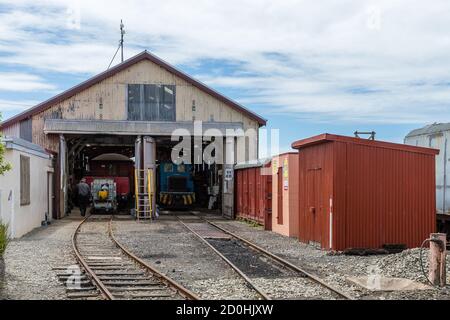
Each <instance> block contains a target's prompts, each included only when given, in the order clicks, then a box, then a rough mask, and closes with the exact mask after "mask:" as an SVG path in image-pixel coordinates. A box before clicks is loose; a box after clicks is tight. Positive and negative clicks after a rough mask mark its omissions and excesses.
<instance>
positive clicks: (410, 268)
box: [208, 216, 450, 300]
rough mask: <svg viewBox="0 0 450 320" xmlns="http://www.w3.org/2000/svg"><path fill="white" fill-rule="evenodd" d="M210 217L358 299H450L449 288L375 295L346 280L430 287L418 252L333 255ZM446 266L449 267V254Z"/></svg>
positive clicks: (253, 228) (232, 222) (244, 225)
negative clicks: (392, 280) (381, 279)
mask: <svg viewBox="0 0 450 320" xmlns="http://www.w3.org/2000/svg"><path fill="white" fill-rule="evenodd" d="M208 218H209V217H208ZM211 218H212V219H214V218H215V219H216V221H215V222H216V223H217V224H218V225H221V226H222V227H224V228H226V229H227V230H229V231H232V232H234V233H236V234H238V235H240V236H242V237H243V238H245V239H248V240H250V241H252V242H254V243H256V244H258V245H260V246H261V247H263V248H265V249H267V250H269V251H271V252H273V253H275V254H277V255H279V256H281V257H283V258H285V259H286V260H289V261H290V262H292V263H294V264H296V265H298V266H300V267H302V268H303V269H305V270H307V271H309V272H311V273H313V274H316V275H318V276H320V277H321V278H322V279H324V280H326V281H327V282H328V283H329V284H331V285H333V286H334V287H336V288H338V289H340V290H342V291H344V292H347V293H348V294H350V295H351V296H352V297H354V298H356V299H445V300H447V299H450V288H448V286H447V288H444V289H439V288H432V289H430V290H415V291H395V292H372V291H369V290H366V289H364V288H361V287H360V286H358V285H355V284H353V283H351V282H350V281H348V279H347V278H348V277H349V276H368V275H371V274H374V273H375V274H379V275H381V276H385V277H398V278H406V279H410V280H414V281H418V282H421V283H425V284H427V281H426V279H425V278H424V276H423V274H422V271H421V269H420V262H419V249H411V250H405V251H403V252H402V253H399V254H390V255H373V256H346V255H341V254H332V253H328V252H326V251H322V250H319V249H316V248H313V247H312V246H309V245H306V244H303V243H301V242H299V241H298V240H297V239H294V238H288V237H284V236H281V235H279V234H276V233H274V232H267V231H264V230H263V228H262V227H255V226H251V225H249V224H247V223H245V222H241V221H229V220H228V221H226V220H222V219H217V217H213V216H211ZM426 257H427V252H426V251H424V260H427V258H426ZM447 265H450V256H449V255H448V256H447ZM425 268H427V265H425ZM426 270H427V269H426ZM448 282H449V283H450V274H448Z"/></svg>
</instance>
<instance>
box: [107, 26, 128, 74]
mask: <svg viewBox="0 0 450 320" xmlns="http://www.w3.org/2000/svg"><path fill="white" fill-rule="evenodd" d="M124 34H125V25H124V24H123V22H122V19H120V40H119V46H118V47H117V50H116V53H114V56H113V57H112V59H111V62H110V63H109V65H108V68H107V69H106V70H108V69H109V67H111V64H112V63H113V61H114V58H115V57H116V55H117V52H119V49H121V55H122V57H121V58H122V61H121V62H123V35H124Z"/></svg>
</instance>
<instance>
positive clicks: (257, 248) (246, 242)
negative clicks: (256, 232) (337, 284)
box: [194, 214, 354, 300]
mask: <svg viewBox="0 0 450 320" xmlns="http://www.w3.org/2000/svg"><path fill="white" fill-rule="evenodd" d="M194 215H195V214H194ZM195 216H196V217H198V218H200V219H202V220H203V221H205V222H207V223H209V224H210V225H212V226H213V227H216V228H217V229H219V230H221V231H222V232H224V233H226V234H228V235H230V236H232V237H234V238H236V239H238V240H240V241H242V242H244V243H245V244H247V245H248V246H250V247H252V248H253V249H255V250H257V251H259V252H261V253H263V254H264V255H266V256H268V257H270V258H272V259H273V260H275V261H277V262H279V263H281V264H283V265H284V266H286V267H288V268H289V269H291V270H294V271H296V272H299V273H302V274H304V275H305V276H307V277H308V278H310V279H311V280H313V281H314V282H316V283H318V284H320V285H322V286H323V287H326V288H327V289H329V290H330V291H332V292H334V293H336V294H337V295H339V296H341V297H342V298H345V299H347V300H354V299H353V297H351V296H350V295H348V294H346V293H344V292H342V291H340V290H339V289H337V288H334V287H333V286H331V285H330V284H328V283H326V282H325V281H323V280H322V279H320V278H318V277H316V276H315V275H313V274H311V273H309V272H308V271H306V270H304V269H302V268H300V267H298V266H296V265H294V264H292V263H291V262H289V261H287V260H285V259H283V258H281V257H279V256H277V255H275V254H273V253H272V252H269V251H267V250H266V249H264V248H261V247H260V246H258V245H256V244H254V243H252V242H250V241H249V240H247V239H245V238H242V237H241V236H238V235H237V234H235V233H233V232H231V231H229V230H227V229H224V228H223V227H220V226H218V225H217V224H215V223H213V222H211V221H210V220H208V219H206V218H203V217H200V216H198V215H195Z"/></svg>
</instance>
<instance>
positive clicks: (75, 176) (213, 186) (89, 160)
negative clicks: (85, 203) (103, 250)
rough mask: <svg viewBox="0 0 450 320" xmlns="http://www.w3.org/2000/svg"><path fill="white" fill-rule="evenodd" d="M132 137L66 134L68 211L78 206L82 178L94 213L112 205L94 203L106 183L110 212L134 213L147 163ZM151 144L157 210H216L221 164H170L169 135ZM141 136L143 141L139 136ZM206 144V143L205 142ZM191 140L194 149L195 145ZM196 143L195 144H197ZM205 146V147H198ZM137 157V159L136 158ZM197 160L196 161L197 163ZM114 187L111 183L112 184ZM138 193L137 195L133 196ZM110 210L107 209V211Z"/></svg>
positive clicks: (64, 198) (65, 199) (219, 201)
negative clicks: (152, 147) (85, 183)
mask: <svg viewBox="0 0 450 320" xmlns="http://www.w3.org/2000/svg"><path fill="white" fill-rule="evenodd" d="M139 137H140V136H135V135H99V134H96V135H87V134H86V135H64V136H63V138H62V139H63V141H64V143H65V145H66V148H65V150H67V156H66V157H65V158H66V162H65V163H64V165H62V172H64V174H63V179H62V183H63V185H64V184H65V185H66V186H67V187H66V190H65V192H63V195H62V197H61V201H63V202H64V208H65V210H66V213H70V212H71V211H72V210H74V209H75V210H76V208H77V207H78V203H77V196H76V195H77V193H76V185H77V184H78V183H79V182H80V180H81V179H82V178H85V179H86V182H87V183H88V184H89V185H90V186H91V191H92V194H93V196H92V198H93V199H92V200H93V203H92V206H91V208H92V207H94V208H95V209H96V210H95V211H96V212H102V211H107V212H110V209H111V208H110V207H108V208H103V209H105V210H100V209H102V207H98V206H97V207H95V206H94V205H95V199H96V196H97V193H98V192H99V191H100V189H101V188H103V187H104V185H107V186H108V187H109V189H108V191H110V192H111V193H112V197H113V198H112V199H113V200H114V203H115V206H114V207H113V209H114V210H113V211H114V212H115V213H122V214H133V215H134V214H136V207H138V206H139V201H140V200H139V194H140V192H141V191H139V190H140V189H139V188H136V187H137V186H138V185H139V184H140V176H139V170H136V168H137V167H139V168H141V167H142V165H139V163H140V162H141V163H146V161H147V160H148V159H144V158H145V157H147V156H148V154H146V153H145V152H142V151H137V148H138V147H136V146H137V145H136V143H137V139H138V138H139ZM149 139H151V140H152V141H153V143H154V145H155V154H154V155H152V157H154V159H152V160H151V161H150V162H151V163H154V166H152V169H153V170H154V171H152V172H153V173H154V176H153V177H152V178H151V181H152V183H153V184H154V187H150V189H152V190H153V191H154V193H152V197H154V198H155V199H154V200H155V203H156V210H154V211H153V212H155V211H156V212H157V211H158V210H194V209H195V210H199V209H200V210H216V211H218V210H219V209H220V208H221V206H222V181H223V180H222V178H223V166H222V165H220V164H207V163H205V162H203V161H202V159H201V160H200V161H201V162H200V164H199V160H198V159H194V152H192V159H191V163H178V164H177V163H174V162H173V161H172V151H173V148H174V146H175V145H176V144H177V143H178V142H176V141H175V142H174V141H171V138H170V137H165V136H159V137H150V138H149ZM143 140H145V139H143ZM205 145H206V142H205ZM195 147H196V146H194V143H192V150H194V149H195ZM197 147H198V146H197ZM202 147H203V148H204V146H202ZM136 159H137V161H136ZM196 163H197V164H196ZM111 185H112V186H111ZM136 195H138V199H136ZM106 209H108V210H106Z"/></svg>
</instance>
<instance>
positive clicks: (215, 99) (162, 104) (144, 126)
mask: <svg viewBox="0 0 450 320" xmlns="http://www.w3.org/2000/svg"><path fill="white" fill-rule="evenodd" d="M265 124H266V120H265V119H263V118H262V117H260V116H258V115H257V114H255V113H253V112H251V111H250V110H248V109H246V108H245V107H243V106H242V105H240V104H238V103H236V102H234V101H232V100H231V99H229V98H227V97H225V96H223V95H221V94H220V93H218V92H217V91H215V90H213V89H211V88H209V87H208V86H206V85H204V84H203V83H201V82H199V81H197V80H195V79H193V78H192V77H190V76H189V75H187V74H185V73H183V72H182V71H180V70H178V69H176V68H175V67H173V66H171V65H170V64H168V63H167V62H165V61H163V60H161V59H159V58H158V57H156V56H154V55H153V54H150V53H149V52H147V51H144V52H142V53H140V54H138V55H136V56H134V57H132V58H130V59H128V60H125V61H124V62H122V63H120V64H118V65H116V66H114V67H112V68H110V69H108V70H106V71H104V72H102V73H100V74H98V75H96V76H94V77H92V78H90V79H89V80H87V81H85V82H82V83H80V84H79V85H76V86H75V87H73V88H71V89H69V90H67V91H65V92H63V93H61V94H58V95H57V96H55V97H53V98H51V99H49V100H47V101H45V102H42V103H40V104H38V105H36V106H35V107H32V108H30V109H29V110H26V111H24V112H23V113H20V114H18V115H16V116H14V117H12V118H10V119H7V120H5V121H4V122H3V123H1V130H2V132H3V134H4V135H5V136H12V137H20V138H22V139H24V140H27V141H30V142H33V143H34V144H37V145H39V146H41V147H43V148H44V149H45V150H46V151H47V152H49V153H51V154H52V155H53V156H54V159H55V161H54V167H55V170H54V171H55V175H54V176H55V178H54V188H55V203H54V206H53V217H54V218H61V217H63V216H64V215H65V214H66V213H67V212H69V211H70V205H69V203H70V195H69V190H70V189H71V187H72V185H73V184H74V183H77V182H78V180H79V179H80V178H81V177H83V176H86V175H91V176H92V175H94V173H92V172H91V171H92V170H94V167H95V174H98V172H100V173H102V174H108V175H111V176H114V175H119V174H118V173H117V172H119V171H117V170H120V172H121V174H120V176H122V178H123V176H124V175H126V174H127V172H129V169H130V168H127V167H126V165H127V164H126V163H127V162H124V163H122V164H120V166H118V165H114V164H113V163H111V165H110V164H108V163H106V164H105V163H104V162H102V163H101V164H100V167H99V164H98V163H97V164H94V163H92V159H94V158H96V157H99V156H101V155H102V154H116V155H122V156H125V157H127V158H129V159H134V167H135V168H136V167H137V166H138V165H139V170H140V169H142V170H143V172H150V171H151V172H152V176H153V178H149V177H147V179H148V180H149V181H152V183H154V186H155V188H156V196H155V198H156V199H158V194H157V193H158V186H159V185H160V184H159V183H158V181H157V179H158V172H159V171H158V168H160V167H161V168H163V167H162V166H163V165H165V164H167V166H164V168H165V169H167V170H173V169H174V167H171V166H170V165H169V164H170V162H171V159H172V158H171V152H172V151H173V148H174V146H175V145H176V144H177V143H178V142H179V141H181V138H185V137H189V138H190V140H191V141H190V142H189V144H188V147H187V148H185V149H189V151H190V154H189V156H190V159H189V160H192V164H191V165H189V166H187V167H184V166H183V167H178V166H177V167H176V168H177V170H179V171H180V172H181V170H189V174H188V175H187V176H188V178H189V177H191V178H192V180H193V184H194V190H191V191H192V192H193V193H194V192H195V194H196V195H197V197H192V198H196V200H197V203H196V205H198V206H201V207H206V208H216V209H217V210H220V211H221V212H222V214H223V215H225V216H228V217H233V215H234V212H233V208H234V203H233V192H234V181H233V180H234V175H233V172H234V171H233V167H234V164H235V163H236V162H244V161H248V160H253V159H256V158H257V153H258V150H257V146H258V130H259V128H260V127H261V126H264V125H265ZM199 126H200V130H197V128H198V127H199ZM175 130H178V131H175ZM180 130H181V133H180ZM174 131H175V132H176V134H175V137H176V138H177V139H179V140H176V139H173V134H174ZM227 132H231V134H227ZM217 133H220V134H222V135H223V139H222V140H221V141H219V142H220V143H221V144H219V146H218V147H217V150H216V152H215V154H217V153H221V154H222V155H223V157H224V159H225V158H226V159H227V161H224V162H223V163H205V162H204V161H203V158H202V157H201V153H199V154H198V153H196V151H198V150H200V152H201V151H203V150H205V148H206V147H207V146H208V145H209V144H210V143H211V142H210V141H208V138H209V139H210V140H211V137H215V136H216V135H217ZM225 135H226V137H225ZM219 148H221V149H220V150H219ZM230 159H231V160H230ZM185 160H186V159H184V160H183V161H185ZM197 160H200V162H198V161H197ZM103 165H104V167H102V166H103ZM117 168H119V169H117ZM149 170H150V171H149ZM131 171H132V170H131ZM115 172H116V173H115ZM129 179H130V189H131V190H130V192H131V193H135V191H136V190H138V189H137V188H136V186H133V182H134V181H139V180H135V179H133V177H132V176H130V177H129ZM151 179H154V180H151ZM174 181H175V180H174ZM177 183H178V184H177V185H176V186H175V182H174V187H173V188H175V187H176V188H181V187H182V184H181V185H180V179H178V180H177ZM180 186H181V187H180ZM174 190H175V189H174ZM177 190H178V189H177ZM148 192H150V191H148ZM205 194H206V195H207V196H206V197H205ZM202 196H203V197H202ZM192 198H190V203H191V202H192ZM211 199H213V200H214V201H211Z"/></svg>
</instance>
